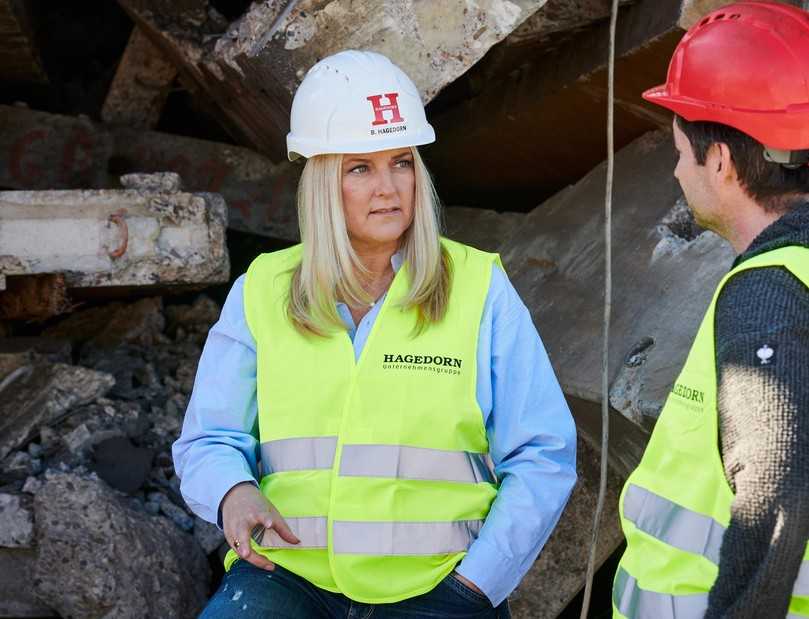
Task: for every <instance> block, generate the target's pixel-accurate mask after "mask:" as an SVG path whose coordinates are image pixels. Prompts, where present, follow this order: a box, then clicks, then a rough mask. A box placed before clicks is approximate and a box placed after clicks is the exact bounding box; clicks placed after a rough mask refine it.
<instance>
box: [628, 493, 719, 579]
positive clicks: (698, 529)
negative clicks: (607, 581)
mask: <svg viewBox="0 0 809 619" xmlns="http://www.w3.org/2000/svg"><path fill="white" fill-rule="evenodd" d="M624 517H625V518H626V519H627V520H629V521H630V522H632V523H633V524H634V525H635V527H637V528H638V529H639V530H641V531H643V532H644V533H646V534H648V535H651V536H652V537H654V538H656V539H659V540H660V541H661V542H663V543H665V544H668V545H669V546H673V547H674V548H677V549H679V550H684V551H685V552H692V553H694V554H698V555H702V556H703V557H705V558H706V559H708V560H709V561H711V562H712V563H715V564H718V563H719V548H720V547H721V546H722V536H723V535H724V534H725V527H723V526H722V525H721V524H719V523H718V522H717V521H716V520H714V519H713V518H711V517H710V516H705V515H704V514H699V513H697V512H694V511H691V510H690V509H686V508H685V507H681V506H679V505H677V504H676V503H674V502H673V501H669V500H668V499H666V498H663V497H662V496H660V495H657V494H655V493H654V492H650V491H649V490H646V489H645V488H641V487H640V486H636V485H635V484H630V485H629V488H627V491H626V494H625V495H624Z"/></svg>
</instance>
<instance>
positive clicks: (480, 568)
mask: <svg viewBox="0 0 809 619" xmlns="http://www.w3.org/2000/svg"><path fill="white" fill-rule="evenodd" d="M455 571H456V572H458V573H459V574H460V575H461V576H463V577H464V578H468V579H469V580H471V581H472V582H473V583H475V586H477V588H478V589H480V590H481V591H483V593H484V595H485V596H486V597H487V598H489V601H490V602H491V603H492V606H494V607H497V606H498V605H500V604H501V603H502V602H503V600H505V599H506V598H507V597H508V596H509V594H510V593H511V592H512V591H513V590H514V589H515V588H516V587H517V585H518V584H519V582H520V579H521V578H522V574H517V572H518V571H519V570H518V569H517V566H516V565H515V561H514V559H509V558H508V557H504V556H503V555H502V554H500V552H499V551H498V550H497V549H496V548H493V547H492V546H490V545H489V544H488V543H487V542H486V541H485V540H483V539H481V538H478V539H476V540H475V541H474V543H473V544H472V545H471V546H470V547H469V551H468V552H467V554H466V556H465V557H464V558H463V560H462V561H461V563H460V564H459V565H458V566H457V567H456V568H455Z"/></svg>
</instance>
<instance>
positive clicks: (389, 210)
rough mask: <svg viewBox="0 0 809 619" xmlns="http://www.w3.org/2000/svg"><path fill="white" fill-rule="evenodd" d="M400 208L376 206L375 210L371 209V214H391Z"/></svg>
mask: <svg viewBox="0 0 809 619" xmlns="http://www.w3.org/2000/svg"><path fill="white" fill-rule="evenodd" d="M400 210H401V209H400V208H398V207H392V208H378V209H376V210H375V211H371V215H391V214H393V213H397V212H399V211H400Z"/></svg>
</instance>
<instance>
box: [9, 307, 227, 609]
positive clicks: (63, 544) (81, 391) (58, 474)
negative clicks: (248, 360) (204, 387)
mask: <svg viewBox="0 0 809 619" xmlns="http://www.w3.org/2000/svg"><path fill="white" fill-rule="evenodd" d="M219 311H220V308H219V306H218V305H217V304H216V303H215V302H214V301H212V300H211V299H209V298H208V297H206V296H204V295H201V296H199V297H197V299H196V300H195V301H194V302H193V303H192V304H190V305H169V306H167V307H164V306H163V302H162V299H161V298H159V297H154V298H145V299H141V300H139V301H136V302H134V303H108V304H105V305H100V306H97V307H93V308H89V309H85V310H81V311H77V312H75V313H74V314H72V315H71V316H70V317H68V318H66V319H64V320H62V321H61V322H59V323H57V324H55V325H53V326H51V327H49V328H47V329H45V330H44V331H42V332H41V334H40V335H39V336H37V337H26V338H8V339H6V340H2V344H1V345H0V568H3V566H12V565H13V566H14V568H13V569H9V570H6V569H4V568H3V569H0V573H2V574H3V577H2V578H0V616H6V617H8V616H16V617H24V616H38V617H45V616H55V615H58V616H64V617H67V616H72V617H88V618H90V617H102V616H104V617H106V616H115V617H129V616H132V617H134V616H138V617H143V616H149V617H192V616H195V615H196V613H198V612H199V610H200V609H201V608H202V606H203V604H204V602H205V600H206V598H207V596H208V595H209V593H210V591H209V589H210V586H211V569H210V566H209V561H208V559H207V555H212V556H211V559H212V560H213V561H215V562H218V555H217V554H216V553H217V549H218V548H219V547H220V546H221V545H222V543H223V542H224V538H223V536H222V533H221V532H220V531H219V529H218V528H217V527H215V526H214V525H212V524H209V523H207V522H205V521H203V520H201V519H199V518H197V517H195V516H194V515H193V514H192V513H191V512H190V511H189V510H188V508H187V507H186V506H185V503H184V502H183V500H182V497H181V495H180V491H179V479H178V478H177V476H176V475H175V473H174V467H173V465H172V459H171V443H172V442H173V441H174V439H175V438H176V437H177V436H178V435H179V432H180V428H181V425H182V420H183V415H184V413H185V408H186V405H187V401H188V397H189V395H190V393H191V389H192V387H193V382H194V375H195V373H196V364H197V361H198V359H199V356H200V353H201V350H202V346H203V343H204V340H205V337H206V334H207V331H208V329H209V328H210V326H211V324H212V323H213V322H214V321H215V320H216V319H217V317H218V315H219ZM54 343H58V345H55V344H54ZM14 583H20V584H22V583H26V584H25V585H24V586H16V587H15V586H14Z"/></svg>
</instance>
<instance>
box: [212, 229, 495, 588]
mask: <svg viewBox="0 0 809 619" xmlns="http://www.w3.org/2000/svg"><path fill="white" fill-rule="evenodd" d="M442 244H443V246H444V247H445V248H446V250H447V251H448V253H449V256H450V257H451V261H452V268H453V278H452V287H451V292H450V296H449V302H448V307H447V313H446V316H445V318H444V319H443V320H442V321H440V322H439V323H437V324H431V325H429V326H428V327H427V328H426V330H425V331H423V332H422V333H421V334H419V335H414V328H415V326H416V319H417V313H416V310H407V311H405V310H404V309H403V308H402V306H401V301H402V299H404V297H405V295H406V293H407V291H408V289H409V275H408V268H407V265H406V264H405V265H403V266H402V268H401V269H399V271H398V272H397V274H396V276H395V277H394V279H393V282H392V283H391V286H390V288H389V290H388V293H387V295H386V297H385V300H384V303H383V305H382V307H381V309H380V313H379V315H378V317H377V319H376V321H375V323H374V325H373V328H372V330H371V332H370V334H369V335H368V338H367V340H366V343H365V346H364V348H363V351H362V354H361V355H360V357H359V359H357V360H356V362H355V356H354V348H353V345H352V342H351V339H350V338H349V336H348V334H347V333H346V332H345V331H340V332H338V333H334V334H333V335H330V336H328V337H319V336H313V335H302V334H301V333H300V332H299V331H297V330H296V329H295V328H294V327H293V326H292V323H291V322H290V320H289V319H288V317H287V313H286V310H287V299H288V294H289V288H290V280H291V276H292V272H293V270H294V268H295V267H296V266H297V265H298V264H299V263H300V260H301V246H300V245H298V246H295V247H292V248H289V249H286V250H283V251H279V252H275V253H271V254H264V255H262V256H259V257H258V258H257V259H256V260H255V261H254V262H253V263H252V265H251V266H250V268H249V269H248V271H247V277H246V280H245V286H244V307H245V315H246V318H247V323H248V326H249V328H250V330H251V332H252V334H253V336H254V338H255V340H256V351H257V364H258V365H257V377H256V382H257V398H258V426H259V438H260V443H261V462H262V471H263V477H262V478H261V480H260V483H259V486H260V488H261V492H262V493H263V494H264V496H266V497H267V499H269V500H270V501H271V502H272V503H273V504H274V505H275V506H276V507H277V508H278V511H279V512H280V513H281V515H282V516H284V518H285V519H286V521H287V523H288V524H289V525H290V528H291V529H292V531H293V532H294V533H295V534H296V535H297V537H298V538H299V539H300V540H301V544H300V545H298V546H291V545H289V544H287V543H286V542H284V541H283V540H281V539H280V538H279V537H278V536H277V534H275V533H274V532H270V534H269V537H270V538H271V540H272V544H273V546H274V547H273V548H264V547H261V548H259V547H258V546H257V545H256V544H255V542H253V548H254V549H255V550H257V551H258V552H260V553H262V554H263V555H265V556H266V557H267V558H268V559H270V560H271V561H274V562H275V563H278V564H279V565H281V566H283V567H285V568H286V569H288V570H290V571H292V572H294V573H295V574H298V575H299V576H302V577H303V578H305V579H307V580H308V581H310V582H312V583H313V584H315V585H317V586H318V587H321V588H323V589H326V590H329V591H334V592H339V593H342V594H344V595H345V596H347V597H349V598H351V599H353V600H357V601H360V602H365V603H387V602H397V601H400V600H402V599H405V598H409V597H412V596H416V595H419V594H422V593H425V592H427V591H429V590H431V589H432V588H433V587H435V586H436V585H437V584H438V583H439V582H440V581H441V580H442V579H443V578H444V577H445V576H446V575H447V574H449V572H451V571H452V569H453V568H454V566H455V565H456V564H457V563H458V561H459V560H460V559H461V558H462V557H463V556H464V555H465V554H466V551H467V548H468V547H469V545H470V544H471V543H472V542H473V541H474V539H475V538H476V537H477V534H478V532H479V530H480V528H481V526H482V525H483V521H484V519H485V518H486V515H487V514H488V512H489V507H490V505H491V503H492V501H493V500H494V498H495V496H496V494H497V481H496V478H495V476H494V473H493V467H492V465H491V459H490V458H489V455H488V451H489V445H488V441H487V439H486V429H485V427H484V425H483V414H482V411H481V409H480V406H479V405H478V402H477V397H476V384H477V382H476V373H477V347H478V331H479V328H480V320H481V316H482V313H483V306H484V303H485V300H486V296H487V294H488V290H489V282H490V279H491V272H492V266H493V264H495V263H496V264H499V258H498V257H497V256H496V255H495V254H487V253H484V252H481V251H478V250H476V249H473V248H471V247H467V246H464V245H461V244H459V243H455V242H452V241H448V240H442ZM235 558H236V557H235V554H234V553H232V552H231V553H230V554H229V556H228V558H227V559H226V567H228V568H229V567H230V564H231V563H232V562H233V561H234V560H235Z"/></svg>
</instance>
